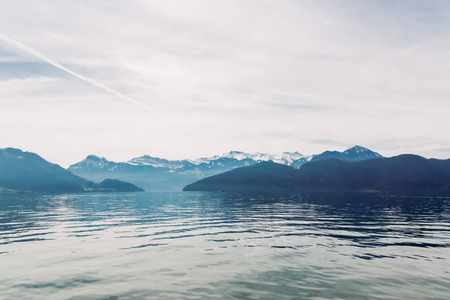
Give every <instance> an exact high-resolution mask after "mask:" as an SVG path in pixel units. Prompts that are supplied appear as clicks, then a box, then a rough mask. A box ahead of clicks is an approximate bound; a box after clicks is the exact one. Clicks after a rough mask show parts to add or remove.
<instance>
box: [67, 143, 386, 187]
mask: <svg viewBox="0 0 450 300" xmlns="http://www.w3.org/2000/svg"><path fill="white" fill-rule="evenodd" d="M378 157H382V156H381V155H380V154H378V153H376V152H374V151H372V150H369V149H367V148H364V147H361V146H354V147H351V148H348V149H347V150H345V151H343V152H339V151H325V152H323V153H321V154H316V155H309V156H306V155H303V154H301V153H299V152H283V153H282V154H280V155H272V154H267V153H259V152H258V153H245V152H241V151H230V152H228V153H225V154H223V155H220V156H218V155H216V156H212V157H203V158H198V159H183V160H167V159H164V158H158V157H152V156H149V155H144V156H140V157H136V158H133V159H130V160H129V161H127V162H113V161H109V160H107V159H105V158H103V157H99V156H95V155H89V156H87V157H86V159H84V160H82V161H80V162H78V163H76V164H73V165H71V166H70V167H69V168H68V170H69V171H71V172H73V173H74V174H77V175H79V176H82V177H85V178H88V179H90V180H94V181H101V180H103V179H105V178H115V179H120V180H125V181H129V182H132V183H134V184H137V185H139V186H143V187H144V188H145V189H146V190H175V191H179V190H181V189H182V188H183V187H184V186H185V185H186V184H189V183H192V182H194V181H196V180H199V179H202V178H205V177H208V176H212V175H216V174H220V173H223V172H226V171H229V170H232V169H235V168H239V167H244V166H251V165H254V164H257V163H259V162H263V161H274V162H276V163H279V164H283V165H288V166H292V167H296V168H298V167H300V166H301V165H303V164H305V163H307V162H309V161H319V160H322V159H327V158H337V159H340V160H344V161H359V160H365V159H371V158H378Z"/></svg>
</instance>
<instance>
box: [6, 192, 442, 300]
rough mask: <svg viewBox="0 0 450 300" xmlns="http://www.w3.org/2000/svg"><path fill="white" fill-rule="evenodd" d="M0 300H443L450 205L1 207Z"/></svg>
mask: <svg viewBox="0 0 450 300" xmlns="http://www.w3.org/2000/svg"><path fill="white" fill-rule="evenodd" d="M0 270H1V271H0V299H449V298H450V198H436V197H434V198H433V197H431V198H430V197H395V196H380V195H349V194H346V195H332V194H322V195H300V194H264V195H256V194H249V195H243V194H228V193H196V192H192V193H125V194H70V195H0Z"/></svg>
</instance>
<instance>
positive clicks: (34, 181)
mask: <svg viewBox="0 0 450 300" xmlns="http://www.w3.org/2000/svg"><path fill="white" fill-rule="evenodd" d="M0 189H5V190H13V191H14V190H15V191H33V192H50V193H78V192H117V191H142V189H140V188H138V187H137V186H135V185H133V184H130V183H127V182H123V181H111V180H108V179H106V180H103V181H102V182H100V183H94V182H92V181H89V180H86V179H84V178H82V177H80V176H77V175H75V174H72V173H71V172H70V171H67V170H65V169H64V168H62V167H60V166H59V165H57V164H52V163H50V162H48V161H46V160H45V159H43V158H42V157H40V156H39V155H37V154H36V153H32V152H24V151H22V150H20V149H15V148H4V149H0Z"/></svg>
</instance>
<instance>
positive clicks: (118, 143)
mask: <svg viewBox="0 0 450 300" xmlns="http://www.w3.org/2000/svg"><path fill="white" fill-rule="evenodd" d="M449 6H450V4H449V3H448V2H446V1H432V2H420V1H396V2H395V3H392V2H391V1H359V2H355V1H347V2H336V1H320V2H317V1H281V2H280V1H245V2H242V1H206V2H205V1H189V2H186V1H129V2H127V3H124V2H120V1H114V2H111V1H94V2H92V1H84V0H80V1H71V2H67V1H47V0H43V1H40V2H39V3H29V2H27V4H26V5H24V3H22V2H20V1H14V2H10V3H8V2H7V3H5V4H4V5H3V6H2V10H1V11H0V27H1V28H2V30H3V32H4V34H6V35H8V36H9V37H13V38H17V39H18V40H20V42H22V43H23V44H26V45H27V47H29V48H32V49H33V50H34V51H38V52H39V53H45V56H46V57H47V58H51V60H52V62H57V64H59V65H60V66H63V67H65V68H67V69H68V70H70V71H72V72H75V73H76V74H79V75H82V76H84V77H86V78H88V79H89V80H93V81H95V82H97V83H101V85H102V86H103V87H106V88H107V89H106V90H105V89H102V88H101V87H99V86H98V85H95V84H94V85H92V82H90V83H89V84H90V85H92V87H89V88H88V87H86V86H87V85H88V84H87V83H88V82H86V84H81V82H80V78H79V77H78V78H75V77H73V78H71V77H72V75H73V74H72V75H69V73H67V72H66V71H64V72H63V71H62V69H60V70H55V68H54V65H52V66H51V67H47V68H46V67H44V66H43V65H42V64H41V63H40V62H39V61H37V59H36V58H35V57H32V55H29V54H27V53H24V52H21V51H18V50H17V49H14V48H13V47H11V46H7V45H5V44H4V43H2V44H0V62H1V63H2V66H5V67H4V68H2V69H1V70H0V80H3V83H4V84H0V89H3V94H7V95H8V105H6V104H5V102H0V106H1V107H0V117H2V118H3V120H4V121H3V124H4V126H8V123H5V122H6V121H5V120H9V121H8V122H11V124H13V123H12V122H13V119H14V118H13V117H14V116H15V117H16V119H17V116H18V117H20V118H21V119H22V120H23V119H25V118H30V120H34V121H33V122H37V117H36V116H37V115H43V116H45V117H46V120H45V123H46V125H45V128H44V127H43V128H42V130H40V132H41V133H40V137H41V139H42V140H43V141H45V143H42V142H40V144H43V145H46V146H45V147H44V146H39V145H38V144H37V143H35V142H29V143H25V141H24V139H21V140H20V141H19V138H18V137H19V136H20V135H21V134H26V130H25V129H23V130H22V129H20V130H19V129H18V131H17V132H16V133H15V134H13V133H11V134H10V135H7V134H6V133H3V135H0V140H2V141H5V143H6V141H8V142H9V143H11V142H14V141H17V142H18V143H20V145H21V147H24V148H25V147H26V148H28V149H30V150H33V149H36V150H39V151H38V152H43V153H44V152H46V151H49V150H48V149H47V148H49V146H47V145H52V146H53V147H54V148H55V149H58V150H55V151H54V153H55V154H52V155H54V156H55V157H57V159H56V161H59V160H62V161H66V160H68V158H65V157H61V156H58V154H57V152H61V153H64V151H65V150H66V149H67V148H71V149H79V150H77V151H79V153H81V152H83V151H84V152H97V154H100V155H103V156H108V157H111V158H118V159H121V158H124V159H125V160H126V159H129V158H130V157H131V156H133V153H137V154H158V155H159V156H162V157H169V158H170V157H173V158H183V157H195V156H207V155H214V154H217V153H223V152H226V151H229V150H233V149H241V150H244V151H249V152H251V151H267V152H274V153H276V152H282V151H285V150H290V151H292V150H298V151H300V152H302V153H305V154H308V153H317V152H320V151H322V150H325V149H326V148H327V145H328V147H330V148H333V147H338V146H339V147H340V145H342V146H343V147H347V146H351V145H353V144H361V145H363V146H367V147H369V148H371V147H372V148H374V150H376V151H380V152H382V151H381V150H383V149H386V151H385V152H383V154H385V155H390V154H391V153H392V154H395V153H397V152H398V151H403V150H408V151H412V152H417V153H419V154H424V155H426V154H427V153H429V154H430V155H432V154H433V155H434V153H437V152H432V150H431V149H432V148H446V147H447V145H448V144H450V133H449V132H447V130H446V128H447V127H448V126H447V124H446V123H447V121H446V120H448V118H449V117H450V116H449V113H448V112H449V111H450V103H449V101H447V100H448V98H449V96H450V87H449V85H448V82H449V81H450V75H449V74H450V65H448V64H445V63H443V62H446V61H448V55H449V54H448V48H449V47H450V36H449V35H450V29H449V28H450V18H449V14H448V13H447V12H448V11H450V10H449V8H450V7H449ZM30 28H32V29H33V30H30ZM19 48H20V47H19ZM29 53H32V52H29ZM48 66H50V65H48ZM52 68H54V69H52ZM64 73H65V74H64ZM33 78H35V79H36V80H37V81H36V84H34V83H32V81H23V82H20V81H17V82H13V81H10V80H14V79H24V80H28V79H29V80H34V79H33ZM39 78H40V79H39ZM43 78H57V79H60V80H59V81H55V82H52V81H48V82H45V81H44V80H43ZM39 80H43V82H42V83H41V88H38V85H39V83H38V82H39ZM9 85H10V87H8V86H9ZM83 85H84V86H83ZM94 86H96V87H94ZM109 88H111V89H113V90H114V91H117V92H118V93H120V94H121V95H125V96H126V97H130V98H131V99H136V101H137V102H138V103H141V104H143V105H145V106H147V107H151V108H152V110H156V111H158V112H160V113H162V114H164V118H158V120H156V118H153V117H149V115H148V114H145V113H142V112H141V111H139V110H136V109H131V108H130V107H127V105H128V103H129V102H125V101H122V102H121V101H117V100H118V99H117V98H116V96H113V95H116V94H115V93H111V96H109V94H108V93H109V92H110V91H109V90H108V89H109ZM33 90H35V91H36V92H35V93H34V94H33V92H32V91H33ZM105 91H108V93H105ZM0 93H2V91H1V90H0ZM16 100H20V101H22V102H24V103H25V102H26V103H29V102H33V110H32V111H31V110H29V109H28V108H27V107H25V106H24V105H22V104H20V103H18V101H16ZM16 102H17V103H16ZM12 103H14V104H12ZM48 111H52V112H54V113H57V114H60V116H59V115H58V116H56V115H50V114H49V113H47V112H48ZM8 116H13V117H8ZM5 118H6V119H5ZM64 119H67V120H71V122H70V124H71V127H61V126H60V122H63V121H64ZM77 120H78V121H77ZM37 123H38V122H37ZM27 124H29V126H32V125H31V124H32V123H31V121H30V123H28V122H27ZM52 124H53V127H52ZM85 124H88V125H89V126H88V127H90V128H91V129H90V130H87V129H86V127H85ZM118 124H120V125H118ZM35 126H37V127H39V126H40V125H39V124H38V125H35ZM42 126H44V125H42ZM108 126H109V127H110V128H112V130H114V131H113V132H111V133H105V130H104V128H105V127H108ZM50 128H53V130H52V133H49V132H47V131H48V130H50ZM36 130H37V129H36ZM95 132H102V135H101V136H98V135H95ZM277 133H278V134H277ZM35 134H38V133H36V132H35ZM14 135H15V136H17V138H14ZM66 136H67V137H66ZM69 136H70V138H69ZM96 138H97V140H95V139H96ZM87 140H89V143H87V142H86V141H87ZM425 140H426V141H427V143H429V145H432V146H429V147H428V146H427V147H425V146H424V145H423V143H424V142H423V141H425ZM125 141H126V142H125ZM344 145H345V146H344ZM392 145H395V147H392ZM402 145H407V146H406V147H404V146H402ZM5 146H9V145H5ZM33 147H34V148H33ZM84 152H83V154H85V153H84ZM439 153H441V154H439V155H444V152H439ZM87 154H89V153H87ZM74 155H75V154H74ZM80 156H81V154H80ZM121 156H126V157H121ZM71 162H73V161H71Z"/></svg>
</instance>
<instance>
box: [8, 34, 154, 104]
mask: <svg viewBox="0 0 450 300" xmlns="http://www.w3.org/2000/svg"><path fill="white" fill-rule="evenodd" d="M0 40H1V41H3V42H5V43H7V44H9V45H11V46H13V47H16V48H18V49H20V50H23V51H25V52H27V53H28V54H31V55H33V56H35V57H37V58H39V59H41V60H43V61H45V62H46V63H49V64H50V65H52V66H54V67H56V68H58V69H60V70H62V71H64V72H66V73H68V74H70V75H73V76H75V77H76V78H78V79H81V80H82V81H85V82H87V83H89V84H91V85H93V86H95V87H98V88H100V89H102V90H104V91H106V92H108V93H110V94H112V95H114V96H116V97H118V98H120V99H122V100H125V101H127V102H130V103H132V104H135V105H137V106H140V107H141V108H144V109H145V110H147V111H149V112H152V113H156V112H154V111H153V110H151V109H150V108H148V107H147V106H145V105H143V104H142V103H140V102H139V101H136V100H134V99H133V98H131V97H128V96H126V95H124V94H122V93H120V92H118V91H116V90H114V89H112V88H110V87H107V86H105V85H103V84H102V83H100V82H98V81H96V80H93V79H91V78H88V77H86V76H83V75H81V74H79V73H77V72H74V71H72V70H71V69H69V68H67V67H65V66H63V65H61V64H59V63H57V62H56V61H54V60H52V59H51V58H49V57H47V56H45V55H44V54H42V53H40V52H38V51H36V50H34V49H32V48H30V47H28V46H26V45H24V44H22V43H21V42H19V41H17V40H14V39H12V38H10V37H8V36H6V35H4V34H0Z"/></svg>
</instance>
